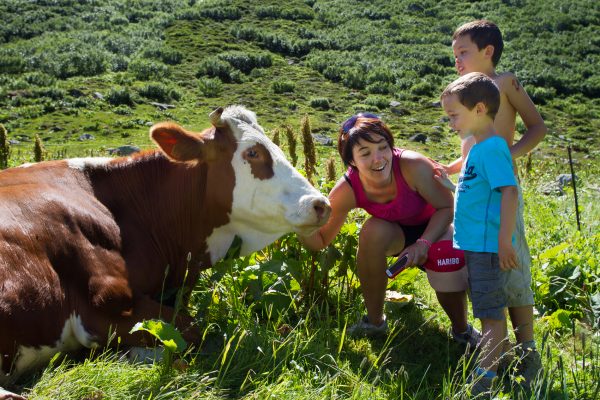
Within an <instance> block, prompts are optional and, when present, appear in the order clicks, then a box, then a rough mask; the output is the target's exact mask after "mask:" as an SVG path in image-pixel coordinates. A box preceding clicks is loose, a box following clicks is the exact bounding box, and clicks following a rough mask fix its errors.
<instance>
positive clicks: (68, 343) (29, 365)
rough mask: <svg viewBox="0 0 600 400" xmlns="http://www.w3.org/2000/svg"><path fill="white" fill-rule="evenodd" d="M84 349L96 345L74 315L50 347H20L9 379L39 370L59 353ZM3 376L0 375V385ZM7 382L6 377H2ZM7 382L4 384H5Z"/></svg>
mask: <svg viewBox="0 0 600 400" xmlns="http://www.w3.org/2000/svg"><path fill="white" fill-rule="evenodd" d="M82 346H84V347H88V348H91V347H97V346H98V343H97V342H95V341H94V339H93V337H92V336H91V335H90V334H89V333H87V332H86V330H85V328H84V326H83V324H82V322H81V317H80V316H78V315H75V314H74V313H73V314H71V316H70V317H69V318H68V319H67V320H66V321H65V325H64V326H63V329H62V333H61V335H60V339H58V340H57V341H56V342H55V343H54V345H52V346H40V347H27V346H20V347H19V351H18V352H17V358H16V360H15V364H14V370H13V373H11V376H10V379H11V380H16V379H17V378H18V377H19V376H21V375H22V374H23V373H25V372H27V371H31V370H35V369H38V368H41V367H43V366H45V365H47V364H48V362H49V361H50V360H51V359H52V357H53V356H54V355H55V354H56V353H58V352H61V351H73V350H76V349H78V348H81V347H82ZM1 369H2V359H0V370H1ZM2 377H3V375H2V374H0V384H3V381H2ZM4 378H5V380H7V379H8V378H7V377H4ZM6 383H7V382H4V384H6Z"/></svg>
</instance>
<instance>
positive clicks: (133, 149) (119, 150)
mask: <svg viewBox="0 0 600 400" xmlns="http://www.w3.org/2000/svg"><path fill="white" fill-rule="evenodd" d="M106 151H108V154H110V155H117V156H128V155H130V154H133V153H138V152H139V151H140V148H139V147H137V146H131V145H125V146H119V147H116V148H114V149H107V150H106Z"/></svg>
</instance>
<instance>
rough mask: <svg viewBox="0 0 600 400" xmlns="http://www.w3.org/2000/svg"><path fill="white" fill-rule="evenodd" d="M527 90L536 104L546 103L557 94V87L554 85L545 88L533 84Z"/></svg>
mask: <svg viewBox="0 0 600 400" xmlns="http://www.w3.org/2000/svg"><path fill="white" fill-rule="evenodd" d="M527 92H528V93H529V96H531V99H532V100H533V102H534V103H535V104H546V103H547V102H548V101H549V100H552V99H553V98H554V97H555V96H556V89H554V88H553V87H550V88H544V87H536V86H533V87H531V88H529V89H528V90H527Z"/></svg>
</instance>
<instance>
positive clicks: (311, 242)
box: [300, 114, 480, 347]
mask: <svg viewBox="0 0 600 400" xmlns="http://www.w3.org/2000/svg"><path fill="white" fill-rule="evenodd" d="M338 152H339V154H340V156H341V158H342V160H343V162H344V164H345V165H346V166H348V170H347V172H346V173H345V174H344V176H343V177H342V178H340V180H339V181H338V182H337V183H336V185H335V186H334V188H333V189H332V190H331V193H330V194H329V200H330V203H331V208H332V213H331V217H330V219H329V221H328V222H327V224H326V225H324V226H323V227H321V228H320V229H319V230H318V231H316V232H315V233H314V234H312V235H311V236H308V237H301V238H300V240H301V241H302V243H304V245H305V246H306V247H308V248H310V249H311V250H319V249H323V248H325V247H326V246H328V245H329V244H330V243H331V241H332V240H333V239H334V238H335V236H336V235H337V234H338V232H339V231H340V229H341V227H342V225H343V224H344V222H345V220H346V217H347V215H348V213H349V212H350V210H352V209H353V208H363V209H365V211H367V212H368V213H369V214H370V215H371V217H370V218H369V219H367V220H366V221H365V223H364V224H363V227H362V229H361V231H360V234H359V241H358V253H357V256H356V262H357V269H358V278H359V280H360V284H361V289H362V293H363V297H364V301H365V306H366V309H367V315H366V316H364V317H363V318H362V319H361V320H359V321H358V322H357V323H356V324H354V325H353V326H351V327H350V328H349V329H348V333H349V334H352V335H376V334H381V333H385V332H386V330H387V321H386V317H385V314H384V312H383V305H384V300H385V291H386V287H387V280H388V278H387V276H386V274H385V269H386V257H387V256H393V255H398V254H399V255H400V256H402V255H405V254H406V255H407V257H408V261H407V265H408V266H410V265H423V263H425V262H426V260H427V254H428V251H429V248H430V247H431V244H432V243H433V242H436V241H439V240H441V239H450V238H451V237H452V226H451V222H452V217H453V198H452V194H451V193H450V192H449V191H448V190H447V189H446V188H444V187H443V186H442V185H441V184H440V183H439V182H438V181H437V180H436V179H434V173H433V170H434V167H433V164H432V162H431V161H430V160H428V159H427V158H426V157H424V156H423V155H421V154H419V153H417V152H414V151H410V150H403V149H398V148H394V139H393V136H392V134H391V132H390V130H389V128H388V127H387V126H386V125H385V124H384V123H383V122H382V121H381V119H379V117H378V116H376V115H374V114H358V115H355V116H352V117H350V118H349V119H348V120H346V122H344V123H343V124H342V127H341V129H340V132H339V135H338ZM465 270H466V268H462V269H461V270H460V271H456V272H451V273H446V274H444V279H442V280H441V281H440V280H439V279H438V280H437V281H436V284H435V286H433V283H434V281H433V280H432V279H431V278H430V282H431V283H432V286H433V287H434V289H435V290H436V295H437V298H438V301H439V302H440V304H441V306H442V308H443V309H444V311H445V312H446V314H448V317H449V318H450V321H451V322H452V330H451V331H452V335H453V337H454V339H455V340H456V341H458V342H460V343H465V344H466V343H469V344H470V345H471V346H473V347H474V346H475V345H476V344H477V342H478V339H479V336H480V335H479V332H477V331H476V330H475V329H474V328H473V327H472V326H471V325H468V324H467V301H466V292H465V290H466V287H467V283H466V275H465ZM428 277H429V276H428Z"/></svg>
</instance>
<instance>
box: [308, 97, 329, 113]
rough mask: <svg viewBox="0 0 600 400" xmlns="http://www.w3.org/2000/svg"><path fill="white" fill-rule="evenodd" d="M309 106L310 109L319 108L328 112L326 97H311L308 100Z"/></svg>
mask: <svg viewBox="0 0 600 400" xmlns="http://www.w3.org/2000/svg"><path fill="white" fill-rule="evenodd" d="M310 106H311V107H312V108H319V109H321V110H329V108H330V104H329V99H328V98H326V97H313V98H312V99H310Z"/></svg>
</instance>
